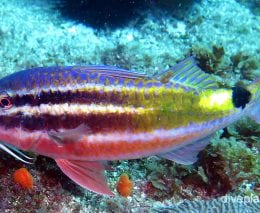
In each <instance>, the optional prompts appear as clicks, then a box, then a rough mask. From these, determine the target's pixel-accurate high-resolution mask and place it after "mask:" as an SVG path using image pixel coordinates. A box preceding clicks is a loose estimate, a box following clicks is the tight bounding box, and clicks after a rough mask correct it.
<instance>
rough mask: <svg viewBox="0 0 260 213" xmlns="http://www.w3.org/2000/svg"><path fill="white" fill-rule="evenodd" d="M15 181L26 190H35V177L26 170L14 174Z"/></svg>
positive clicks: (19, 170) (18, 170)
mask: <svg viewBox="0 0 260 213" xmlns="http://www.w3.org/2000/svg"><path fill="white" fill-rule="evenodd" d="M13 179H14V182H16V183H18V184H19V185H20V186H22V187H23V188H25V189H32V188H33V177H32V175H31V174H30V172H29V171H28V170H27V169H26V168H21V169H17V170H16V171H15V172H14V174H13Z"/></svg>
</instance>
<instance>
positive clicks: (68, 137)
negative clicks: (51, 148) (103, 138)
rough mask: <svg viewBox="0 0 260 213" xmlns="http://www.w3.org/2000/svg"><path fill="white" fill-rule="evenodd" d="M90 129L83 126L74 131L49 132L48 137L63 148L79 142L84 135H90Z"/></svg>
mask: <svg viewBox="0 0 260 213" xmlns="http://www.w3.org/2000/svg"><path fill="white" fill-rule="evenodd" d="M90 132H91V131H90V128H89V127H88V126H87V125H84V124H81V125H79V126H78V127H76V128H74V129H69V130H64V131H62V132H57V131H54V130H50V131H48V136H49V137H50V138H51V139H52V140H53V141H54V142H55V143H57V144H58V145H60V146H62V145H64V144H67V143H75V142H78V141H79V140H80V139H81V138H82V136H83V135H86V134H89V133H90Z"/></svg>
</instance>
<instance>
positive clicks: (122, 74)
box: [73, 65, 148, 79]
mask: <svg viewBox="0 0 260 213" xmlns="http://www.w3.org/2000/svg"><path fill="white" fill-rule="evenodd" d="M73 69H74V70H75V71H79V72H86V71H87V72H92V73H97V74H100V75H102V76H106V77H117V78H127V79H144V78H148V77H147V76H146V75H145V74H143V73H139V72H134V71H129V70H126V69H120V68H117V67H113V66H96V65H89V66H76V67H73Z"/></svg>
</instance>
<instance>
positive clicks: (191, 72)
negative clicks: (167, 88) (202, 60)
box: [155, 56, 217, 90]
mask: <svg viewBox="0 0 260 213" xmlns="http://www.w3.org/2000/svg"><path fill="white" fill-rule="evenodd" d="M155 78H157V79H158V80H160V81H161V82H162V83H167V82H172V83H178V84H182V85H184V86H186V87H190V88H193V89H197V90H203V89H215V88H217V84H216V82H215V81H214V79H213V78H212V76H211V75H209V74H207V73H205V72H203V71H202V70H201V69H200V68H199V67H198V66H197V64H196V61H195V60H194V58H193V57H192V56H191V57H189V58H186V59H185V60H183V61H181V62H179V63H178V64H176V65H174V66H173V67H170V68H169V69H167V70H165V71H163V72H162V73H160V74H159V75H157V76H155Z"/></svg>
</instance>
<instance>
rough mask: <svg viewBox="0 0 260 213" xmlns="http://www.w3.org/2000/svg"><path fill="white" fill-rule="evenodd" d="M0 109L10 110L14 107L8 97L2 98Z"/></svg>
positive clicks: (0, 99) (0, 98)
mask: <svg viewBox="0 0 260 213" xmlns="http://www.w3.org/2000/svg"><path fill="white" fill-rule="evenodd" d="M0 107H1V108H3V109H10V108H11V107H12V102H11V100H10V98H9V97H8V96H3V97H0Z"/></svg>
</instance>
